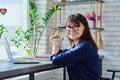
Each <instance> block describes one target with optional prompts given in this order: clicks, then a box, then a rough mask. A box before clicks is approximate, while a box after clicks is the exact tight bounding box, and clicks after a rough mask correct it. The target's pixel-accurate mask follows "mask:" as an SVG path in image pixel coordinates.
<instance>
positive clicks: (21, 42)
mask: <svg viewBox="0 0 120 80" xmlns="http://www.w3.org/2000/svg"><path fill="white" fill-rule="evenodd" d="M29 4H30V7H31V9H30V13H29V16H30V21H31V25H32V27H30V28H29V29H27V30H25V31H24V30H23V29H22V28H17V29H16V31H15V34H16V35H15V36H14V37H13V38H12V39H11V41H12V42H13V43H14V45H15V46H16V47H17V48H19V47H20V46H22V47H23V48H24V49H25V50H26V51H27V53H28V55H33V54H36V53H37V50H38V46H39V41H40V39H41V36H42V33H43V32H44V30H45V27H46V24H47V23H48V21H49V19H50V17H51V16H52V15H53V14H54V12H56V11H57V10H60V8H59V7H58V5H56V6H54V7H52V8H50V9H49V10H48V11H47V12H46V13H45V15H44V16H43V18H41V22H38V21H37V20H38V14H37V6H36V5H35V3H34V1H33V0H29ZM37 33H39V34H38V35H39V37H38V36H36V34H37ZM33 34H34V35H33ZM32 37H34V40H33V41H34V44H32V45H30V39H31V38H32Z"/></svg>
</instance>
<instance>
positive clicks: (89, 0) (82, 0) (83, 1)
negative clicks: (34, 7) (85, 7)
mask: <svg viewBox="0 0 120 80" xmlns="http://www.w3.org/2000/svg"><path fill="white" fill-rule="evenodd" d="M100 1H101V0H98V2H100ZM102 2H104V1H103V0H102ZM87 3H88V4H89V3H95V0H79V1H78V0H76V1H67V2H56V3H54V4H57V5H59V6H64V5H74V4H87Z"/></svg>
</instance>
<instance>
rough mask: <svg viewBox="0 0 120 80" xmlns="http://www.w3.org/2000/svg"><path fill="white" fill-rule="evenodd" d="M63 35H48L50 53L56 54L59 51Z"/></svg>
mask: <svg viewBox="0 0 120 80" xmlns="http://www.w3.org/2000/svg"><path fill="white" fill-rule="evenodd" d="M62 40H63V37H62V36H59V35H53V36H51V37H50V43H51V44H52V53H53V54H56V53H58V52H59V49H60V46H61V44H62Z"/></svg>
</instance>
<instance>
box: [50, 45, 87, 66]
mask: <svg viewBox="0 0 120 80" xmlns="http://www.w3.org/2000/svg"><path fill="white" fill-rule="evenodd" d="M86 53H87V50H86V47H85V46H82V47H75V48H72V49H70V50H66V51H65V50H63V51H59V53H58V54H55V55H52V56H51V60H52V62H53V64H56V65H59V66H66V65H68V64H73V63H75V62H76V61H81V60H84V58H85V54H86Z"/></svg>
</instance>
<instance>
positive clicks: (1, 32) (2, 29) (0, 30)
mask: <svg viewBox="0 0 120 80" xmlns="http://www.w3.org/2000/svg"><path fill="white" fill-rule="evenodd" d="M5 31H6V27H5V26H4V25H2V24H1V25H0V39H1V38H2V34H3V33H4V32H5Z"/></svg>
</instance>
